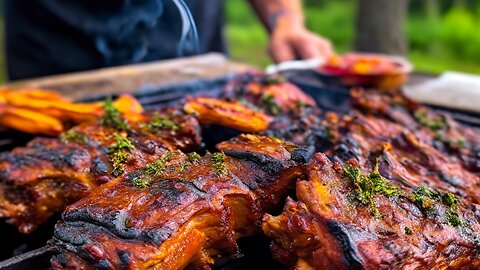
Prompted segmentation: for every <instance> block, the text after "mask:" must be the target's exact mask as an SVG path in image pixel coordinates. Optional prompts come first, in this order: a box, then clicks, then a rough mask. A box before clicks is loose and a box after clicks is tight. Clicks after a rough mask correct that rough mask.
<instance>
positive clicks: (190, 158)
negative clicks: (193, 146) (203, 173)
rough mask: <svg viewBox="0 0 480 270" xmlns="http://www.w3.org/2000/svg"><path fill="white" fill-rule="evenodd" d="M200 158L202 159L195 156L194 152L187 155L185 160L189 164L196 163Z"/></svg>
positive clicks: (197, 155)
mask: <svg viewBox="0 0 480 270" xmlns="http://www.w3.org/2000/svg"><path fill="white" fill-rule="evenodd" d="M200 158H202V157H201V156H200V155H199V154H197V153H196V152H192V153H188V154H187V159H188V161H189V162H191V163H195V162H197V161H198V160H199V159H200Z"/></svg>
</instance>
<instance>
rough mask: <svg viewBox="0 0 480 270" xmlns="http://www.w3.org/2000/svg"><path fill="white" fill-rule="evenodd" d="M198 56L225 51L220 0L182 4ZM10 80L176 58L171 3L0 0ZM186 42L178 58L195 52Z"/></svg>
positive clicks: (177, 24)
mask: <svg viewBox="0 0 480 270" xmlns="http://www.w3.org/2000/svg"><path fill="white" fill-rule="evenodd" d="M185 2H186V3H187V5H188V6H189V8H190V10H191V12H192V14H193V17H194V19H195V23H196V24H197V28H198V34H199V37H200V40H199V53H205V52H225V41H224V37H223V31H222V28H223V12H222V11H223V1H222V0H186V1H185ZM4 3H5V6H4V11H5V30H6V32H5V37H6V59H7V68H8V75H9V78H10V79H11V80H17V79H25V78H32V77H39V76H45V75H53V74H60V73H66V72H73V71H80V70H89V69H95V68H101V67H107V66H115V65H125V64H132V63H140V62H147V61H153V60H158V59H167V58H174V57H178V56H179V55H178V54H177V45H178V43H179V39H180V35H181V31H182V21H181V17H180V13H179V11H178V10H177V8H176V6H175V4H174V3H173V1H171V0H80V1H79V0H4ZM194 47H195V46H194V44H193V42H190V43H187V44H186V46H185V50H184V51H183V52H184V54H183V56H186V55H193V54H195V53H196V52H195V50H194Z"/></svg>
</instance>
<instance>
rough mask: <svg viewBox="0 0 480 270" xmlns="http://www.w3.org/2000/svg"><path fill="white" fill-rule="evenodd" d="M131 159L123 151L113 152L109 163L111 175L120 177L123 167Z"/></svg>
mask: <svg viewBox="0 0 480 270" xmlns="http://www.w3.org/2000/svg"><path fill="white" fill-rule="evenodd" d="M131 159H132V158H131V157H130V156H129V155H128V153H127V152H125V151H117V152H114V153H113V155H112V157H111V158H110V161H111V162H112V165H113V172H112V173H113V174H115V175H120V174H122V173H123V172H124V168H123V167H124V165H125V164H126V163H128V162H129V161H130V160H131Z"/></svg>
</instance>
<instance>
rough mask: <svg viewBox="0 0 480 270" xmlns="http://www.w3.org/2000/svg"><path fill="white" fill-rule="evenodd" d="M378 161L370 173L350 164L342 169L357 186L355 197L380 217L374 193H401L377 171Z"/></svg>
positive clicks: (389, 194) (394, 194) (391, 194)
mask: <svg viewBox="0 0 480 270" xmlns="http://www.w3.org/2000/svg"><path fill="white" fill-rule="evenodd" d="M378 162H379V161H378V159H377V163H376V164H375V168H374V170H373V171H372V172H370V173H364V172H362V171H361V170H360V168H358V167H353V166H351V165H350V164H345V165H344V166H343V170H344V172H345V173H346V174H347V176H348V177H349V178H350V180H351V181H352V182H353V183H354V185H355V186H356V188H357V196H356V197H357V199H358V200H359V201H360V202H361V203H362V204H364V205H368V206H369V207H370V209H371V211H372V213H373V214H374V216H375V217H377V218H380V213H379V212H378V209H377V206H376V205H375V202H374V197H375V196H376V195H386V196H398V195H401V194H402V191H401V190H400V189H398V188H397V187H395V186H394V185H392V184H391V183H390V182H389V181H388V180H387V179H385V178H384V177H383V176H382V175H381V174H380V173H379V171H378Z"/></svg>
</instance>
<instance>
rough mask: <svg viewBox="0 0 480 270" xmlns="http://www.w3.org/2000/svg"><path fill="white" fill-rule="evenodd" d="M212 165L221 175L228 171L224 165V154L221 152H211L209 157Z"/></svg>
mask: <svg viewBox="0 0 480 270" xmlns="http://www.w3.org/2000/svg"><path fill="white" fill-rule="evenodd" d="M210 160H211V161H212V165H213V167H214V168H215V171H216V172H217V173H218V174H219V175H221V176H226V175H227V173H228V168H227V166H226V165H225V160H226V156H225V154H224V153H223V152H217V153H215V154H213V155H212V156H211V158H210Z"/></svg>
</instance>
